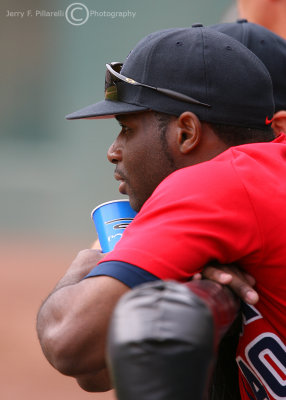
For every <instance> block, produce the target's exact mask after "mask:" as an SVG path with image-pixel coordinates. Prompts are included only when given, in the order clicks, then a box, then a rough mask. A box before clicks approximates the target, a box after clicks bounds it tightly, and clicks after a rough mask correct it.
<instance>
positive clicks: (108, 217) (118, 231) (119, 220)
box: [91, 200, 137, 253]
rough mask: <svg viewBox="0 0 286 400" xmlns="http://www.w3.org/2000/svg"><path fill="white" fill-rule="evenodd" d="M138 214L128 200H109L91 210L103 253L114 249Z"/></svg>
mask: <svg viewBox="0 0 286 400" xmlns="http://www.w3.org/2000/svg"><path fill="white" fill-rule="evenodd" d="M136 214H137V213H136V211H134V210H133V209H132V208H131V206H130V204H129V201H128V200H113V201H108V202H107V203H103V204H100V205H99V206H97V207H95V209H94V210H93V211H92V212H91V218H92V219H93V222H94V225H95V228H96V230H97V234H98V239H99V243H100V245H101V248H102V252H103V253H107V252H108V251H111V250H113V248H114V246H115V244H116V243H117V242H118V241H119V240H120V239H121V237H122V235H123V232H124V230H125V228H127V226H128V225H129V224H130V222H132V221H133V219H134V217H135V216H136Z"/></svg>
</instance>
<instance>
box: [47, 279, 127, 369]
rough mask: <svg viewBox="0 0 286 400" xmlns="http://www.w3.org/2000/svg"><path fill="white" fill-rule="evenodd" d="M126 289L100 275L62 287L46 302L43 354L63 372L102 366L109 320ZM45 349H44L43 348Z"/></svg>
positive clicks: (113, 280)
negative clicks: (47, 321)
mask: <svg viewBox="0 0 286 400" xmlns="http://www.w3.org/2000/svg"><path fill="white" fill-rule="evenodd" d="M128 290H129V288H128V287H127V286H126V285H125V284H123V283H122V282H120V281H118V280H116V279H113V278H111V277H108V276H99V277H94V278H89V279H85V280H82V281H80V282H79V283H77V284H75V285H71V286H65V287H63V288H62V289H60V290H58V291H57V292H55V293H54V294H53V295H52V296H51V297H50V298H49V299H48V301H47V302H46V304H45V305H44V307H45V308H46V309H47V312H46V313H45V318H49V319H50V321H49V328H48V329H46V330H45V338H44V342H45V347H46V353H47V354H49V355H50V354H52V356H50V360H49V361H50V362H51V363H52V364H53V365H54V366H55V367H56V368H57V369H58V370H60V371H61V372H62V373H64V374H66V375H71V376H76V375H79V374H82V373H88V372H92V371H99V370H101V369H102V368H104V367H105V344H106V335H107V331H108V325H109V321H110V318H111V315H112V312H113V309H114V307H115V305H116V303H117V301H118V300H119V298H120V297H121V296H122V295H123V294H124V293H125V292H127V291H128ZM44 351H45V350H44Z"/></svg>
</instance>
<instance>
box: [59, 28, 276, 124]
mask: <svg viewBox="0 0 286 400" xmlns="http://www.w3.org/2000/svg"><path fill="white" fill-rule="evenodd" d="M146 110H154V111H158V112H163V113H167V114H171V115H180V114H181V113H182V112H184V111H192V112H193V113H195V114H196V115H197V116H198V118H199V119H200V120H201V121H206V122H211V123H218V124H228V125H235V126H245V127H250V128H260V129H263V128H265V127H266V122H265V121H267V120H270V119H271V118H272V116H273V112H274V104H273V91H272V82H271V78H270V75H269V72H268V71H267V69H266V67H265V66H264V64H263V63H262V62H261V61H260V60H259V59H258V57H256V56H255V54H253V53H252V52H251V51H250V50H248V49H247V48H246V47H245V46H244V45H242V44H241V43H239V42H238V41H237V40H235V39H233V38H231V37H230V36H228V35H225V34H223V33H221V32H217V31H216V30H214V29H210V28H207V27H203V26H202V25H201V24H195V25H193V26H192V27H191V28H172V29H166V30H162V31H158V32H155V33H151V34H150V35H148V36H146V37H145V38H143V39H142V40H141V41H140V42H139V43H138V44H137V45H136V47H135V48H134V49H133V50H132V51H131V52H130V54H129V55H128V57H127V59H126V60H125V62H124V64H123V65H121V64H120V63H111V64H107V71H106V79H105V100H103V101H101V102H99V103H95V104H92V105H90V106H88V107H85V108H83V109H81V110H79V111H76V112H74V113H72V114H69V115H67V117H66V118H67V119H82V118H89V119H94V118H110V117H113V116H116V115H121V114H130V113H134V112H140V111H146Z"/></svg>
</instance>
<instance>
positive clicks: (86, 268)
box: [55, 249, 104, 291]
mask: <svg viewBox="0 0 286 400" xmlns="http://www.w3.org/2000/svg"><path fill="white" fill-rule="evenodd" d="M103 257H104V254H103V253H102V252H101V251H100V250H95V249H86V250H82V251H80V252H79V253H78V255H77V256H76V258H75V259H74V261H73V262H72V264H71V266H70V267H69V269H68V270H67V272H66V273H65V275H64V277H63V278H62V279H61V280H60V281H59V282H58V284H57V286H56V287H55V291H56V290H58V289H60V288H62V287H64V286H69V285H73V284H75V283H78V282H80V281H81V280H82V279H83V278H84V277H85V276H86V275H87V274H88V273H89V272H90V271H91V270H92V269H93V268H94V267H95V266H96V265H97V263H98V262H99V261H100V260H101V259H102V258H103Z"/></svg>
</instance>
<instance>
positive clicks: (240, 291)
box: [193, 265, 259, 305]
mask: <svg viewBox="0 0 286 400" xmlns="http://www.w3.org/2000/svg"><path fill="white" fill-rule="evenodd" d="M203 277H204V278H206V279H210V280H212V281H215V282H218V283H220V284H222V285H227V286H229V287H230V288H231V289H232V290H233V291H234V293H236V294H237V296H238V297H240V298H241V299H242V300H243V301H244V302H246V303H248V304H252V305H254V304H256V303H257V302H258V300H259V296H258V293H257V292H256V291H255V290H254V289H253V287H254V285H255V279H254V278H253V277H252V276H251V275H249V274H247V273H246V272H244V271H242V270H241V269H239V268H237V267H235V266H233V265H232V266H225V265H224V266H222V265H221V266H219V267H218V266H215V267H213V266H206V267H205V268H204V270H203V272H202V274H195V275H194V276H193V279H194V280H199V279H202V278H203Z"/></svg>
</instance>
